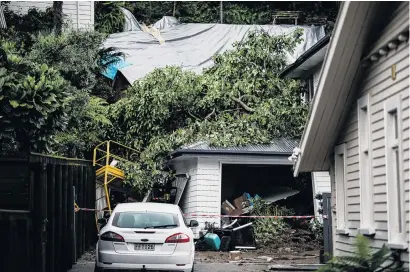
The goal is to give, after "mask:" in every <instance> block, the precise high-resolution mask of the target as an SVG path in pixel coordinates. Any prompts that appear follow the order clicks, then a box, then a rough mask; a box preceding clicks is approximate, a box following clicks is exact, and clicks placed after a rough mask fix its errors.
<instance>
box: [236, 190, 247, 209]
mask: <svg viewBox="0 0 410 272" xmlns="http://www.w3.org/2000/svg"><path fill="white" fill-rule="evenodd" d="M233 203H234V205H235V207H236V208H237V209H243V208H246V207H249V206H250V202H249V194H248V193H244V194H243V195H241V196H240V197H238V198H236V199H235V200H234V201H233Z"/></svg>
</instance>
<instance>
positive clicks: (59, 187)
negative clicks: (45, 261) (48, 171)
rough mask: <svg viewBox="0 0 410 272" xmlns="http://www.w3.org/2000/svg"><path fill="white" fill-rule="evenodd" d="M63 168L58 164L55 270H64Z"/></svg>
mask: <svg viewBox="0 0 410 272" xmlns="http://www.w3.org/2000/svg"><path fill="white" fill-rule="evenodd" d="M62 171H63V169H62V166H61V165H56V204H55V205H56V244H55V247H56V252H55V270H54V271H62V269H63V267H62V262H61V258H62V256H61V255H62V251H63V244H62V234H63V228H62V224H63V217H62V210H63V186H62V185H63V184H62V180H63V172H62Z"/></svg>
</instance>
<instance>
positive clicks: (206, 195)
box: [170, 155, 292, 238]
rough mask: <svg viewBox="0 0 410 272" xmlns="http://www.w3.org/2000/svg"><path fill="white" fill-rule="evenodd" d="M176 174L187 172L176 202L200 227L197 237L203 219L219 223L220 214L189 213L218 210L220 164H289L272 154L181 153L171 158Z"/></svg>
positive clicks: (203, 226) (188, 218)
mask: <svg viewBox="0 0 410 272" xmlns="http://www.w3.org/2000/svg"><path fill="white" fill-rule="evenodd" d="M170 164H171V165H172V168H173V169H175V170H176V172H177V174H184V173H188V174H189V175H190V179H189V181H188V182H187V185H186V187H185V190H184V193H183V194H182V198H181V201H180V203H179V206H180V207H181V210H182V211H183V212H184V213H185V214H188V216H186V219H187V221H188V222H189V221H190V220H192V219H194V220H197V221H198V223H199V227H198V228H196V229H194V230H193V231H194V234H195V237H196V238H199V230H200V229H204V228H205V223H206V222H208V223H210V224H212V223H215V226H216V227H219V226H220V224H221V219H220V218H219V217H201V216H199V217H198V216H192V215H190V214H192V213H198V214H212V215H220V214H221V203H222V199H221V193H222V183H221V179H222V166H223V164H248V165H249V164H262V165H291V164H292V162H290V161H288V160H287V159H283V158H282V159H278V158H274V157H271V156H245V155H241V156H229V155H225V156H223V155H221V156H208V157H206V156H199V157H197V156H194V155H193V156H190V155H188V156H182V157H180V158H177V159H174V161H173V162H172V161H171V162H170Z"/></svg>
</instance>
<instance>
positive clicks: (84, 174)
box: [81, 167, 90, 253]
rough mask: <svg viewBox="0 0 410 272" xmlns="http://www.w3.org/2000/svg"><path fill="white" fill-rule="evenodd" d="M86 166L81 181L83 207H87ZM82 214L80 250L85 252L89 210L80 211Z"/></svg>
mask: <svg viewBox="0 0 410 272" xmlns="http://www.w3.org/2000/svg"><path fill="white" fill-rule="evenodd" d="M87 170H88V167H83V176H82V178H83V183H82V191H83V193H82V195H83V207H85V208H89V206H88V203H87V184H88V173H87ZM81 213H82V215H83V220H82V243H81V246H82V252H83V253H84V252H85V248H86V236H87V235H86V234H87V225H88V224H87V217H89V214H90V212H84V211H82V212H81Z"/></svg>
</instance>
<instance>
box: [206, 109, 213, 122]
mask: <svg viewBox="0 0 410 272" xmlns="http://www.w3.org/2000/svg"><path fill="white" fill-rule="evenodd" d="M214 114H215V108H214V109H213V110H212V112H211V113H210V114H208V115H207V116H206V117H205V120H208V119H209V118H211V116H212V115H214Z"/></svg>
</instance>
